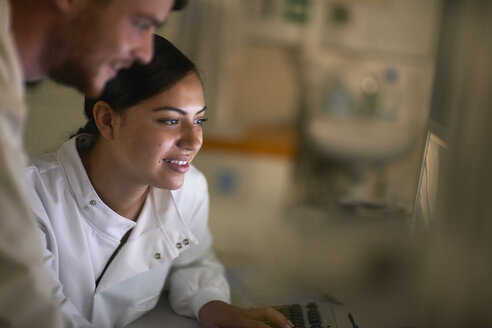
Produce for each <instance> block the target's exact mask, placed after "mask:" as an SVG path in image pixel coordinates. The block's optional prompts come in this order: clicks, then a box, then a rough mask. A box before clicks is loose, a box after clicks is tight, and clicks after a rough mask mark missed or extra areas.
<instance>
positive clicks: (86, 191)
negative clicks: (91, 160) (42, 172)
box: [59, 137, 136, 242]
mask: <svg viewBox="0 0 492 328" xmlns="http://www.w3.org/2000/svg"><path fill="white" fill-rule="evenodd" d="M76 138H77V137H74V138H71V139H70V140H68V141H66V142H65V143H64V144H63V145H62V146H61V148H60V152H59V156H60V162H61V164H62V167H63V169H64V171H65V174H66V177H67V181H68V183H69V184H70V188H71V191H72V192H73V194H74V195H75V200H76V202H77V205H78V206H79V209H80V212H81V213H83V214H84V216H85V218H86V219H87V221H88V222H89V224H91V225H92V226H94V227H95V228H96V229H97V230H99V232H102V233H104V234H105V235H107V236H108V237H110V238H112V239H116V240H117V241H118V242H119V241H120V240H121V238H122V237H123V236H124V235H125V233H126V232H127V231H128V230H130V229H131V228H133V227H134V226H135V225H136V224H135V222H133V221H131V220H128V219H127V218H124V217H122V216H120V215H119V214H117V213H116V212H114V211H113V210H112V209H111V208H109V207H108V206H107V205H106V204H104V203H103V201H102V200H101V199H100V198H99V196H98V195H97V193H96V191H95V190H94V187H93V186H92V184H91V183H90V180H89V177H88V175H87V172H86V171H85V168H84V165H83V164H82V160H81V159H80V156H79V153H78V151H77V148H76Z"/></svg>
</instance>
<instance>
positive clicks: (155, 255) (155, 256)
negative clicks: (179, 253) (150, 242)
mask: <svg viewBox="0 0 492 328" xmlns="http://www.w3.org/2000/svg"><path fill="white" fill-rule="evenodd" d="M161 257H162V256H161V253H155V254H154V258H155V259H156V260H160V259H161Z"/></svg>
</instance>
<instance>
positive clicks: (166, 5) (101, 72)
mask: <svg viewBox="0 0 492 328" xmlns="http://www.w3.org/2000/svg"><path fill="white" fill-rule="evenodd" d="M101 2H103V1H101V0H79V1H78V2H77V3H76V4H75V5H74V6H73V8H71V9H70V12H67V13H66V14H67V17H65V18H64V19H63V21H62V22H61V23H60V24H59V26H58V27H57V30H56V31H54V32H53V34H52V38H51V42H52V46H51V47H50V49H52V51H51V52H50V53H48V54H47V55H46V56H45V59H44V61H45V63H46V65H47V67H48V68H49V72H48V73H49V75H50V77H52V78H53V79H55V80H57V81H59V82H62V83H64V84H68V85H71V86H74V87H76V88H77V89H79V90H80V91H81V92H83V93H84V94H85V95H86V96H88V97H96V96H98V95H100V94H101V92H102V91H103V90H104V87H105V85H106V83H107V82H108V81H109V80H110V79H112V78H113V77H115V76H116V74H117V72H118V70H120V69H121V68H125V67H128V66H130V65H131V64H132V63H133V62H134V61H139V62H142V63H147V62H149V61H150V60H151V59H152V55H153V34H154V32H155V28H156V27H157V26H158V25H160V24H162V22H163V21H164V20H165V19H166V17H167V15H168V14H169V12H170V11H171V8H172V6H173V4H174V0H105V1H104V2H105V3H104V4H101Z"/></svg>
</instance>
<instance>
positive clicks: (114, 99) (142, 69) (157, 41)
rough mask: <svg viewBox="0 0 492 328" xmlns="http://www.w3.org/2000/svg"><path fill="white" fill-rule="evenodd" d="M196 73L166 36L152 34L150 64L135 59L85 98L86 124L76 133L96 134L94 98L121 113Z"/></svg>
mask: <svg viewBox="0 0 492 328" xmlns="http://www.w3.org/2000/svg"><path fill="white" fill-rule="evenodd" d="M192 72H193V73H195V74H197V75H198V71H197V68H196V66H195V65H194V64H193V63H192V62H191V60H189V59H188V57H186V56H185V55H184V54H183V53H182V52H181V51H179V50H178V49H177V48H176V47H175V46H174V45H173V44H172V43H171V42H169V41H168V40H166V39H165V38H163V37H161V36H159V35H154V57H153V59H152V61H151V62H150V63H149V64H140V63H135V64H133V65H132V66H131V67H130V68H128V69H125V70H121V71H120V72H119V73H118V75H117V76H116V77H115V78H114V79H113V80H111V81H110V82H108V84H107V85H106V87H105V89H104V91H103V93H102V95H101V96H100V97H99V98H96V99H89V98H85V104H84V113H85V117H86V118H87V124H86V125H85V126H84V127H83V128H80V129H79V130H78V131H77V133H76V134H75V135H77V134H80V133H90V134H94V135H99V130H98V128H97V126H96V123H95V121H94V116H93V115H92V109H93V107H94V105H95V104H96V102H98V101H101V100H102V101H105V102H107V103H108V104H109V105H110V106H111V107H112V108H113V110H114V111H116V112H120V113H122V112H123V111H124V110H125V109H126V108H128V107H131V106H133V105H136V104H138V103H139V102H141V101H142V100H145V99H147V98H150V97H152V96H154V95H156V94H158V93H160V92H163V91H165V90H168V89H170V88H171V87H173V86H174V85H175V84H176V83H178V82H179V81H180V80H181V79H183V78H184V77H185V76H186V75H188V74H189V73H192Z"/></svg>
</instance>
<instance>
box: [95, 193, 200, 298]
mask: <svg viewBox="0 0 492 328" xmlns="http://www.w3.org/2000/svg"><path fill="white" fill-rule="evenodd" d="M185 240H186V242H184V241H185ZM178 244H179V246H177V245H178ZM185 244H187V245H185ZM195 245H198V240H197V239H196V237H195V236H194V235H193V233H192V232H191V230H190V228H189V227H188V226H187V225H186V224H185V222H184V221H183V220H182V218H181V215H180V213H179V210H178V208H177V207H176V204H175V201H174V197H173V195H172V193H171V192H170V191H169V190H163V189H151V191H150V192H149V196H148V197H147V200H146V203H145V205H144V208H143V209H142V212H141V213H140V216H139V218H138V220H137V225H136V226H135V228H134V229H133V231H132V232H131V234H130V237H129V238H128V241H127V242H126V244H125V245H124V246H123V247H122V248H121V250H120V252H119V253H118V255H117V256H116V257H115V258H114V260H113V262H112V263H111V265H110V266H109V267H108V269H107V271H106V273H105V274H104V276H103V278H102V279H101V281H100V283H99V286H98V287H97V289H96V293H100V292H103V291H105V290H107V289H109V288H111V287H112V286H114V285H116V284H118V283H122V282H124V281H125V280H128V279H130V278H132V277H134V276H136V275H138V274H140V273H143V272H146V271H149V270H151V269H152V268H153V267H154V266H157V265H163V264H169V262H170V261H172V260H173V259H175V258H176V257H178V256H179V254H181V253H182V252H184V251H186V250H187V249H188V248H190V247H192V246H195Z"/></svg>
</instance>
